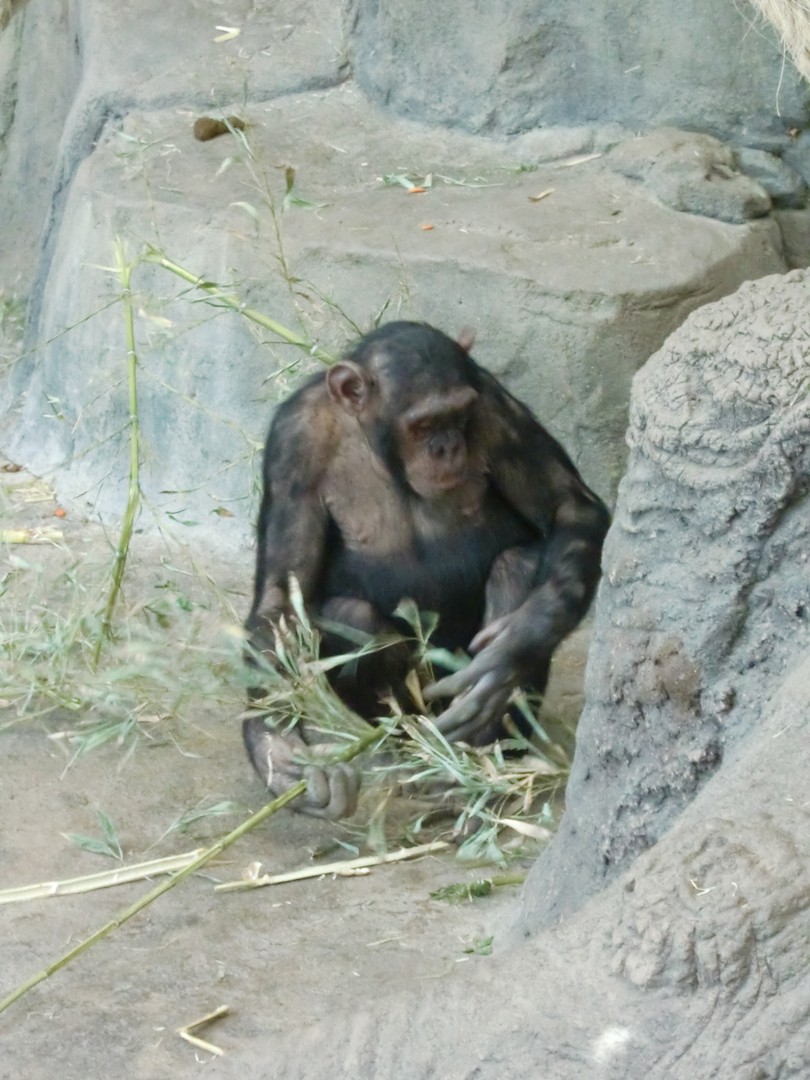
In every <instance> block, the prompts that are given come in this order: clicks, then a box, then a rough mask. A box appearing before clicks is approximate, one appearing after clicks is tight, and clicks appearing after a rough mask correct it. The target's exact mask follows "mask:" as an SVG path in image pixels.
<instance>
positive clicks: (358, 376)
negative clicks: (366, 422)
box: [326, 360, 369, 416]
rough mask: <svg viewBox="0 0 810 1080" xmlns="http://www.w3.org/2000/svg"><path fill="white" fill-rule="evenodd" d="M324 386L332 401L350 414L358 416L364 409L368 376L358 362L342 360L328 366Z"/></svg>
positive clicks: (366, 401)
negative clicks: (332, 365)
mask: <svg viewBox="0 0 810 1080" xmlns="http://www.w3.org/2000/svg"><path fill="white" fill-rule="evenodd" d="M326 386H327V389H328V390H329V396H330V397H331V399H332V401H334V402H335V404H336V405H339V406H340V407H341V409H343V410H344V411H345V412H347V413H349V415H350V416H359V415H360V413H362V412H363V411H364V410H365V408H366V405H367V404H368V392H369V378H368V375H367V374H366V372H365V371H363V369H362V368H361V367H360V366H359V364H354V363H352V361H351V360H342V361H341V362H340V363H339V364H335V365H334V367H330V368H329V370H328V371H327V373H326Z"/></svg>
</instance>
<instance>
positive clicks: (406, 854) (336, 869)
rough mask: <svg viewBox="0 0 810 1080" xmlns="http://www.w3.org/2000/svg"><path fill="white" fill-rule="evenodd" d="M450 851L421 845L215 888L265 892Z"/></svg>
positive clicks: (443, 843)
mask: <svg viewBox="0 0 810 1080" xmlns="http://www.w3.org/2000/svg"><path fill="white" fill-rule="evenodd" d="M449 847H450V844H449V843H448V841H447V840H432V841H431V842H430V843H429V844H417V845H416V846H414V847H409V848H400V849H399V851H390V852H386V853H385V854H384V855H361V856H360V858H358V859H341V860H339V861H338V862H333V863H324V864H322V865H320V866H304V867H301V868H300V869H298V870H289V871H287V873H284V874H263V875H262V876H261V877H259V878H245V879H243V880H239V881H223V882H221V883H220V884H219V885H215V886H214V890H215V891H216V892H239V891H241V890H244V889H261V888H264V886H265V885H283V884H284V883H285V882H288V881H303V880H304V879H305V878H314V877H324V875H326V874H346V873H348V872H351V871H352V870H361V869H363V868H364V867H367V866H384V865H385V864H386V863H394V862H404V860H405V859H417V858H419V856H420V855H430V854H432V853H433V852H434V851H446V850H447V848H449Z"/></svg>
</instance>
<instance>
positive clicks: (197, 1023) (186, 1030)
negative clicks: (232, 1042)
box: [177, 1005, 229, 1057]
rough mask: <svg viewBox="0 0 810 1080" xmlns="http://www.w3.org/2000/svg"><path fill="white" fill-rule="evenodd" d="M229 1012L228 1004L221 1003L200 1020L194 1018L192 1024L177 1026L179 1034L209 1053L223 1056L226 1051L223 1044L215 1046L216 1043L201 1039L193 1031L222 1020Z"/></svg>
mask: <svg viewBox="0 0 810 1080" xmlns="http://www.w3.org/2000/svg"><path fill="white" fill-rule="evenodd" d="M228 1012H229V1009H228V1006H227V1005H220V1006H219V1008H217V1009H214V1011H213V1012H210V1013H208V1014H207V1015H206V1016H201V1017H200V1019H199V1020H192V1022H191V1023H190V1024H184V1025H183V1027H179V1028H177V1034H178V1035H179V1036H180V1038H181V1039H185V1040H186V1042H187V1043H191V1045H192V1046H196V1047H197V1048H198V1049H199V1050H206V1051H207V1052H208V1053H209V1054H214V1055H215V1056H216V1057H222V1055H223V1054H224V1053H225V1051H224V1050H223V1049H222V1047H221V1046H215V1045H214V1043H210V1042H207V1041H206V1040H205V1039H201V1038H200V1037H199V1036H198V1035H194V1034H193V1032H195V1031H198V1030H199V1029H200V1028H201V1027H207V1025H208V1024H212V1023H213V1022H214V1021H215V1020H221V1019H222V1017H223V1016H227V1015H228Z"/></svg>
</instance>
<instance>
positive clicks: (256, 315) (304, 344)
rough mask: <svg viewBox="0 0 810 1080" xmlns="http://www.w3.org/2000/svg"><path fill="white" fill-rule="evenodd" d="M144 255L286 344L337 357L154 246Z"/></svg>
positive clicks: (330, 360)
mask: <svg viewBox="0 0 810 1080" xmlns="http://www.w3.org/2000/svg"><path fill="white" fill-rule="evenodd" d="M144 259H145V261H146V262H151V263H156V264H157V265H158V266H162V267H163V268H164V270H169V271H171V273H172V274H176V275H177V277H179V278H182V279H183V281H187V282H188V283H189V284H190V285H193V286H194V287H195V288H196V289H202V291H203V292H206V293H208V295H209V296H213V297H214V298H215V299H216V300H218V301H219V303H220V304H222V305H223V306H224V307H227V308H230V309H231V311H236V312H238V313H239V314H240V315H244V317H245V318H246V319H250V321H251V322H255V323H256V324H257V325H258V326H263V327H264V329H265V330H269V331H270V332H271V333H272V334H275V335H276V336H277V337H280V338H281V340H282V341H286V342H287V344H288V345H295V346H296V347H297V348H299V349H303V351H304V352H306V353H307V355H309V356H314V357H315V359H316V360H320V361H321V362H322V363H324V364H334V363H335V361H336V357H334V356H333V355H332V354H331V353H330V352H327V351H326V349H321V348H320V347H319V346H318V345H316V344H315V343H314V342H312V341H307V339H306V338H303V337H301V336H300V334H296V333H294V332H293V331H292V330H288V329H287V327H286V326H283V325H282V324H281V323H280V322H276V320H275V319H271V318H270V316H269V315H265V314H263V313H262V312H261V311H257V310H256V308H251V307H247V306H246V305H245V304H243V303H242V301H241V300H240V299H239V297H238V296H234V295H232V294H231V293H226V292H225V291H224V290H223V289H221V288H220V287H219V285H217V284H216V282H213V281H208V280H207V279H206V278H203V277H198V275H197V274H192V273H191V271H190V270H186V268H185V267H184V266H180V264H179V263H176V262H172V260H171V259H167V258H166V256H165V255H163V254H162V253H161V252H160V251H158V250H157V249H156V248H153V247H149V248H147V253H146V255H145V256H144Z"/></svg>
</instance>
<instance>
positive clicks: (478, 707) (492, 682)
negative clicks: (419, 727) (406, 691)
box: [424, 614, 524, 745]
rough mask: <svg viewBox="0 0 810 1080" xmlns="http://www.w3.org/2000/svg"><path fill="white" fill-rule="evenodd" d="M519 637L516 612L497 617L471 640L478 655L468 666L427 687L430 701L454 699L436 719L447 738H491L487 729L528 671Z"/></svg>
mask: <svg viewBox="0 0 810 1080" xmlns="http://www.w3.org/2000/svg"><path fill="white" fill-rule="evenodd" d="M516 639H517V640H520V638H519V628H518V627H516V625H515V616H514V614H512V615H505V616H504V617H503V618H500V619H496V620H494V621H493V622H491V623H490V624H489V625H488V626H486V627H484V629H483V630H481V632H480V633H478V634H477V635H476V636H475V638H474V639H473V641H472V642H471V644H470V651H471V652H473V653H475V654H476V655H475V657H474V659H473V660H472V661H471V662H470V663H469V664H468V665H467V667H465V668H463V669H462V670H461V671H457V672H455V673H454V674H453V675H448V676H446V678H444V679H440V680H439V681H438V682H436V683H434V684H433V685H432V686H428V687H426V688H425V691H424V696H425V699H426V700H427V701H433V700H435V699H436V698H442V697H452V698H453V699H454V700H453V701H452V702H451V703H450V705H449V706H448V707H447V708H446V709H445V711H444V712H443V713H441V714H440V715H439V717H438V718H437V720H436V727H437V728H438V729H439V731H441V733H442V734H443V735H444V736H445V738H447V739H449V740H450V741H451V742H459V741H463V742H469V743H472V744H476V743H477V744H479V745H480V744H481V743H482V742H486V741H488V736H487V732H486V729H487V728H488V727H493V729H494V728H495V726H496V725H498V724H499V722H500V720H501V718H502V717H503V714H504V713H505V712H506V709H507V705H508V702H509V697H510V695H511V693H512V691H513V690H514V689H515V688H516V687H517V686H519V685H520V682H521V680H522V678H523V675H524V672H523V666H522V665H521V663H520V662H519V659H518V656H517V651H516V648H515V640H516ZM482 736H483V738H482Z"/></svg>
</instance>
